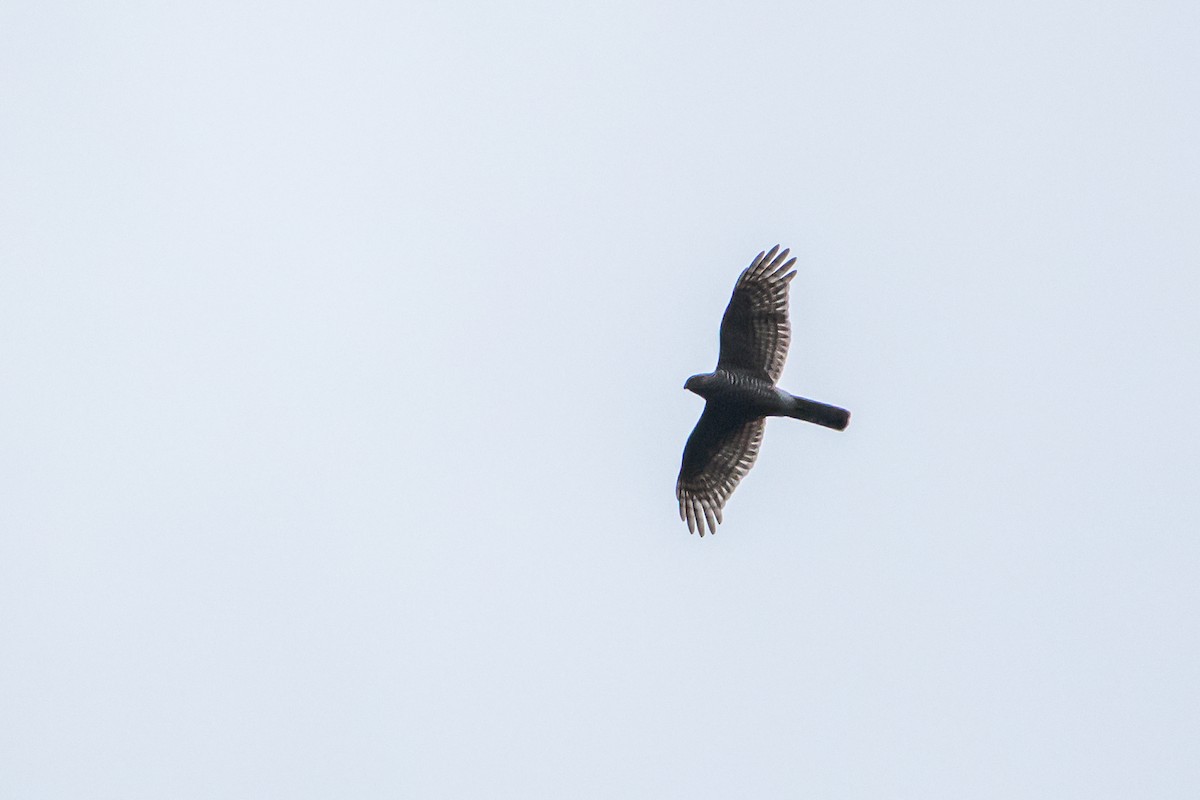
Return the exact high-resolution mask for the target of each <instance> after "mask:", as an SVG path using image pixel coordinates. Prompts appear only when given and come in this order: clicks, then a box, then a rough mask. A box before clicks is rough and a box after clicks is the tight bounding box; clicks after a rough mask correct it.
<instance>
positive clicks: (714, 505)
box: [675, 404, 766, 536]
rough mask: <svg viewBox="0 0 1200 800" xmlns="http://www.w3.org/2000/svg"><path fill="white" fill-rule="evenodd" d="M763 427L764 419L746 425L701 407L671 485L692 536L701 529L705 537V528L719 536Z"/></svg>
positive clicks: (751, 462)
mask: <svg viewBox="0 0 1200 800" xmlns="http://www.w3.org/2000/svg"><path fill="white" fill-rule="evenodd" d="M765 425H766V422H765V420H764V419H763V418H762V417H759V418H757V419H746V418H745V417H742V416H736V415H733V414H729V413H722V412H720V411H716V410H714V408H713V406H712V404H708V405H706V406H705V407H704V413H703V414H701V415H700V421H699V422H697V423H696V428H695V430H693V431H692V435H691V436H689V437H688V440H687V446H685V447H684V448H683V466H682V467H680V469H679V481H678V482H677V483H676V484H675V496H676V497H678V498H679V518H680V519H682V520H686V521H687V524H688V530H690V531H691V532H692V533H695V532H696V529H697V528H699V529H700V535H701V536H703V535H704V526H705V524H706V523H707V525H708V530H709V531H711V532H712V533H716V532H717V523H718V522H720V521H721V509H722V508H723V507H724V506H725V501H726V500H728V499H729V495H731V494H733V490H734V489H735V488H736V487H737V485H738V482H739V481H741V479H742V478H744V477H745V476H746V473H747V472H749V471H750V468H751V467H752V466H754V459H756V458H758V448H759V445H761V444H762V436H763V428H764V427H765Z"/></svg>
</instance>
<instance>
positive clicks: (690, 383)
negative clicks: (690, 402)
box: [683, 373, 713, 397]
mask: <svg viewBox="0 0 1200 800" xmlns="http://www.w3.org/2000/svg"><path fill="white" fill-rule="evenodd" d="M712 377H713V376H712V373H706V374H703V375H693V376H692V377H690V378H688V379H687V381H686V382H685V383H684V384H683V388H685V389H687V390H688V391H689V392H695V393H696V394H698V395H700V396H701V397H705V396H706V395H707V392H706V389H708V387H709V384H710V383H711V382H712Z"/></svg>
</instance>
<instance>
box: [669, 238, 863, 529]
mask: <svg viewBox="0 0 1200 800" xmlns="http://www.w3.org/2000/svg"><path fill="white" fill-rule="evenodd" d="M787 255H788V251H787V250H784V251H783V252H782V253H780V252H779V247H778V245H777V246H775V247H774V248H773V249H772V250H771V251H770V252H769V253H765V254H764V253H759V254H758V257H757V258H756V259H754V261H753V262H752V263H751V264H750V266H749V267H747V268H746V269H745V271H743V272H742V274H741V276H740V277H739V278H738V282H737V285H736V286H735V287H734V290H733V297H732V298H730V300H729V306H728V307H727V308H726V309H725V316H724V318H723V319H722V320H721V354H720V357H719V358H718V360H717V368H716V370H714V371H713V372H710V373H705V374H701V375H693V376H692V377H690V378H688V380H687V383H686V384H684V388H685V389H688V390H690V391H693V392H695V393H696V394H698V395H700V396H701V397H703V398H704V399H705V401H706V402H705V405H704V413H703V414H701V415H700V421H699V422H697V423H696V427H695V429H694V430H693V431H692V435H691V436H689V437H688V441H687V445H686V446H685V447H684V449H683V464H682V465H681V467H680V470H679V481H678V482H677V483H676V486H675V494H676V497H677V498H678V500H679V516H680V518H682V519H684V520H686V521H687V523H688V529H689V530H691V531H693V532H695V531H696V530H697V529H698V530H699V532H700V535H701V536H703V535H704V531H705V527H706V525H707V528H708V530H709V531H711V532H713V533H715V532H716V529H717V524H718V523H719V522H721V516H722V514H721V509H722V508H723V507H724V505H725V501H726V500H728V499H729V495H730V494H732V493H733V490H734V488H735V487H736V486H737V484H738V482H739V481H741V479H742V478H743V477H744V476H745V475H746V473H747V472H749V471H750V467H752V466H753V465H754V460H755V459H756V458H757V457H758V449H759V446H760V445H761V444H762V434H763V428H764V426H765V420H766V417H794V418H796V419H802V420H805V421H807V422H813V423H816V424H818V425H823V426H825V427H827V428H833V429H835V430H842V429H844V428H845V427H846V425H848V424H849V422H850V412H848V411H846V410H845V409H842V408H838V407H837V406H831V405H827V404H825V403H818V402H816V401H815V400H808V399H806V398H803V397H796V396H795V395H792V394H790V393H788V392H786V391H784V390H783V389H780V388H779V387H778V386H776V385H775V384H776V381H778V380H779V375H780V373H781V372H782V371H783V363H784V361H785V360H786V358H787V348H788V343H789V342H790V340H791V325H790V323H789V322H788V284H789V283H790V282H791V280H792V278H794V277H795V276H796V273H795V272H794V271H791V272H789V269H790V268H791V266H792V265H793V264H795V263H796V260H795V259H791V260H790V261H789V260H787Z"/></svg>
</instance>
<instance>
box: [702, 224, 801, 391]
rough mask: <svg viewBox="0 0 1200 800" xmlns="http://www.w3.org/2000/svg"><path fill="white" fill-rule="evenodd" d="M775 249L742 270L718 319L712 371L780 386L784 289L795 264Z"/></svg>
mask: <svg viewBox="0 0 1200 800" xmlns="http://www.w3.org/2000/svg"><path fill="white" fill-rule="evenodd" d="M787 256H788V251H787V250H784V251H783V252H782V253H780V252H779V245H775V246H774V247H772V248H771V251H770V252H769V253H765V254H764V253H759V254H758V258H756V259H754V261H753V262H752V263H751V264H750V266H748V267H746V269H745V270H744V271H743V272H742V274H741V276H740V277H739V278H738V281H737V283H736V284H735V285H734V287H733V297H731V298H730V299H729V306H728V307H727V308H726V309H725V316H724V317H723V318H722V319H721V356H720V358H719V359H718V360H717V369H733V370H744V371H748V372H754V373H758V374H760V375H766V376H767V377H768V378H770V379H771V382H772V383H775V382H777V381H778V380H779V375H780V373H782V372H783V362H784V360H786V359H787V351H788V344H789V343H790V342H791V340H792V326H791V324H790V323H789V322H788V284H790V283H791V280H792V278H794V277H796V271H795V270H792V271H791V272H789V271H788V270H790V269H791V267H792V265H793V264H795V263H796V259H794V258H793V259H788V257H787Z"/></svg>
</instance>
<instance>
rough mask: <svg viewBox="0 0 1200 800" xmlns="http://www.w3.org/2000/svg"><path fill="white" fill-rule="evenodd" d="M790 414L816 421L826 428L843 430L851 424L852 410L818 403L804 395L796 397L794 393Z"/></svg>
mask: <svg viewBox="0 0 1200 800" xmlns="http://www.w3.org/2000/svg"><path fill="white" fill-rule="evenodd" d="M788 416H789V417H795V418H796V419H802V420H804V421H805V422H815V423H816V424H818V425H824V426H825V427H826V428H833V429H834V430H835V431H843V430H845V429H846V426H847V425H849V424H850V412H849V411H847V410H846V409H844V408H838V407H837V406H831V405H828V404H826V403H818V402H817V401H816V400H808V399H806V398H804V397H796V395H792V407H791V409H790V410H789V411H788Z"/></svg>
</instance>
